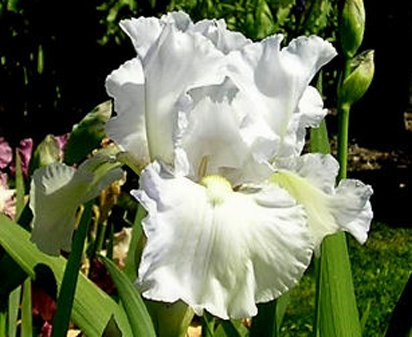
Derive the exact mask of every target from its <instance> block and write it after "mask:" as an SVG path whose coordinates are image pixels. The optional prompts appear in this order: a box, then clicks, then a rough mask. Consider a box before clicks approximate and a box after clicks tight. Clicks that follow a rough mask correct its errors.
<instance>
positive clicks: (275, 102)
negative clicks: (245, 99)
mask: <svg viewBox="0 0 412 337" xmlns="http://www.w3.org/2000/svg"><path fill="white" fill-rule="evenodd" d="M282 38H283V37H282V36H281V35H275V36H272V37H269V38H267V39H265V40H263V41H262V42H261V43H254V44H251V45H246V46H245V47H244V48H243V49H242V50H241V51H240V52H232V53H231V54H230V55H229V61H228V70H229V73H230V75H229V76H230V77H231V78H232V80H233V81H234V82H235V84H236V85H237V86H238V87H239V88H240V90H241V91H244V92H246V93H247V95H248V96H249V97H250V99H251V100H252V102H253V104H254V112H255V113H258V114H261V115H262V116H263V118H264V119H265V121H266V122H267V123H268V124H269V125H270V127H271V128H272V130H274V132H276V133H277V134H278V135H279V137H281V138H282V139H283V138H284V137H286V136H287V134H288V128H289V127H290V125H291V126H292V127H293V128H295V132H297V130H298V127H299V125H300V123H299V122H298V121H297V122H295V123H293V122H292V118H293V114H294V113H295V112H296V111H297V110H298V104H299V102H300V100H301V99H302V97H303V95H304V93H305V91H306V90H307V87H308V85H309V83H310V81H311V80H312V78H313V76H314V75H315V73H316V72H317V71H318V70H319V69H320V67H321V66H323V65H324V64H326V63H327V62H329V61H330V60H331V59H332V58H333V57H334V56H335V55H336V51H335V49H334V48H333V47H332V45H331V44H330V43H329V42H326V41H324V40H322V39H321V38H319V37H316V36H310V37H300V38H298V39H296V40H293V41H292V42H291V43H290V45H289V46H288V47H286V48H283V49H281V47H280V44H281V41H282ZM293 145H294V144H293Z"/></svg>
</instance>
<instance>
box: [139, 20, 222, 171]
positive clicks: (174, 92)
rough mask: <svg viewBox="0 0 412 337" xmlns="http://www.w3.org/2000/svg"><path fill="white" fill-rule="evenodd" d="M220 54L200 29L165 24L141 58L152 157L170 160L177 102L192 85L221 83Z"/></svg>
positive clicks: (169, 161)
mask: <svg viewBox="0 0 412 337" xmlns="http://www.w3.org/2000/svg"><path fill="white" fill-rule="evenodd" d="M222 58H223V54H222V53H221V52H220V51H219V50H218V49H216V47H215V46H214V45H213V43H212V42H211V41H209V40H208V39H207V38H206V37H205V36H203V35H202V34H200V33H195V32H191V31H188V32H182V31H180V30H178V29H177V28H176V27H175V26H172V25H167V26H165V28H164V30H163V31H162V33H161V35H160V37H159V39H158V40H157V41H156V44H155V45H154V46H153V47H152V49H151V51H150V53H148V54H147V56H146V57H145V59H144V60H143V68H144V74H145V80H146V82H145V90H146V91H145V93H146V95H145V98H146V130H147V138H148V144H149V153H150V156H151V158H152V159H161V160H162V161H164V162H167V163H169V164H171V163H173V153H174V149H173V147H174V144H173V134H174V130H175V127H176V121H177V113H178V109H177V103H178V101H179V99H180V98H181V97H182V96H183V95H186V93H187V92H188V91H189V90H190V89H192V88H197V87H202V86H208V85H213V84H219V83H222V82H223V80H224V74H223V73H222V71H221V70H220V68H221V67H222Z"/></svg>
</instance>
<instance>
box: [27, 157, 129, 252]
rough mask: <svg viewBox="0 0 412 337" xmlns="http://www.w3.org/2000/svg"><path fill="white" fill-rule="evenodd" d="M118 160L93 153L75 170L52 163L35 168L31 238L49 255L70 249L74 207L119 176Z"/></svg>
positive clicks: (32, 189) (74, 215) (32, 187)
mask: <svg viewBox="0 0 412 337" xmlns="http://www.w3.org/2000/svg"><path fill="white" fill-rule="evenodd" d="M119 166H120V164H119V163H117V162H112V161H111V160H110V159H109V158H108V157H105V156H99V155H98V156H95V157H93V158H91V159H88V160H86V161H85V162H84V163H83V164H82V165H80V166H79V168H78V169H77V170H76V169H75V168H73V167H70V166H67V165H66V164H62V163H53V164H51V165H48V166H45V167H42V168H40V169H38V170H36V171H35V172H34V174H33V178H32V181H31V188H30V203H29V204H30V208H31V210H32V212H33V223H32V226H33V229H32V237H31V239H32V241H33V242H35V243H36V244H37V246H38V247H39V249H41V250H42V251H43V252H45V253H47V254H51V255H59V254H60V250H64V251H70V248H71V239H72V233H73V230H74V228H73V226H74V223H75V218H76V212H77V210H78V207H79V206H80V205H81V204H83V203H85V202H87V201H89V200H91V199H92V198H94V197H96V196H97V195H98V194H99V193H100V191H101V190H102V189H104V188H105V187H106V186H108V185H109V184H111V183H112V182H114V181H115V180H118V179H120V178H121V177H122V174H123V173H122V170H121V169H120V167H119Z"/></svg>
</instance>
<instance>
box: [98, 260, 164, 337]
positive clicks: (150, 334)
mask: <svg viewBox="0 0 412 337" xmlns="http://www.w3.org/2000/svg"><path fill="white" fill-rule="evenodd" d="M101 258H102V260H103V263H104V265H105V266H106V269H107V270H108V271H109V273H110V276H111V277H112V279H113V282H114V283H115V285H116V288H117V291H118V292H119V295H120V299H121V301H122V303H123V306H124V308H125V311H126V314H127V317H128V319H129V324H130V326H131V328H132V331H133V336H134V337H140V336H142V337H143V336H144V337H155V336H156V333H155V331H154V327H153V324H152V320H151V318H150V315H149V313H148V311H147V309H146V306H145V304H144V302H143V300H142V298H141V296H140V294H139V292H138V290H137V288H136V286H135V285H134V284H133V282H132V281H130V280H129V278H128V277H127V276H126V274H125V273H123V272H122V271H121V270H120V269H119V268H117V266H116V265H115V264H114V263H113V262H112V261H111V260H109V259H108V258H106V257H104V256H102V257H101Z"/></svg>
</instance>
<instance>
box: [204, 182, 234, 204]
mask: <svg viewBox="0 0 412 337" xmlns="http://www.w3.org/2000/svg"><path fill="white" fill-rule="evenodd" d="M200 183H201V184H202V185H203V186H205V187H206V189H207V193H208V196H209V200H210V202H211V203H212V204H213V205H220V204H222V203H223V202H224V200H225V199H226V197H227V196H228V195H229V194H230V193H231V192H233V189H232V186H231V185H230V182H229V181H228V180H227V179H225V178H223V177H221V176H218V175H210V176H206V177H203V178H202V180H201V181H200Z"/></svg>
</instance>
